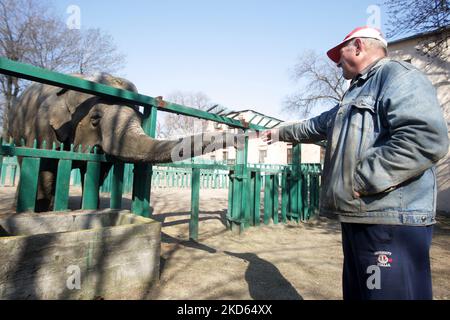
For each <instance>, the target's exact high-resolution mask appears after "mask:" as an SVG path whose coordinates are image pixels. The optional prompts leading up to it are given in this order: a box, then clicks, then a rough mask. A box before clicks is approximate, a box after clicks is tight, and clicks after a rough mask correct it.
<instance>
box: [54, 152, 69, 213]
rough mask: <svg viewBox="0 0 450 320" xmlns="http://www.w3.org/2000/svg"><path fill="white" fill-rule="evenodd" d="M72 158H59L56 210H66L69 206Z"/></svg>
mask: <svg viewBox="0 0 450 320" xmlns="http://www.w3.org/2000/svg"><path fill="white" fill-rule="evenodd" d="M71 171H72V160H59V162H58V173H57V175H56V188H55V205H54V210H55V211H65V210H67V209H68V208H69V188H70V186H69V185H70V172H71Z"/></svg>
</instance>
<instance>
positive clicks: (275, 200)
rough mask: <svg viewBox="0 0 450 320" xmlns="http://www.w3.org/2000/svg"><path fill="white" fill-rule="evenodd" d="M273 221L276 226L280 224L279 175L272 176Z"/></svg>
mask: <svg viewBox="0 0 450 320" xmlns="http://www.w3.org/2000/svg"><path fill="white" fill-rule="evenodd" d="M272 180H273V181H272V205H273V209H272V220H273V223H274V224H278V208H279V205H278V204H279V200H278V188H279V182H278V174H274V175H273V176H272Z"/></svg>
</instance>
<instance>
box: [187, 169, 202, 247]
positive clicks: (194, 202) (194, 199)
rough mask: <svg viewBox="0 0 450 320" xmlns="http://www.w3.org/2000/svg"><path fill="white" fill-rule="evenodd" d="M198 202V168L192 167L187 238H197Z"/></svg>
mask: <svg viewBox="0 0 450 320" xmlns="http://www.w3.org/2000/svg"><path fill="white" fill-rule="evenodd" d="M199 202H200V169H198V168H193V169H192V188H191V218H190V220H189V239H191V240H195V241H197V239H198V213H199V208H200V205H199Z"/></svg>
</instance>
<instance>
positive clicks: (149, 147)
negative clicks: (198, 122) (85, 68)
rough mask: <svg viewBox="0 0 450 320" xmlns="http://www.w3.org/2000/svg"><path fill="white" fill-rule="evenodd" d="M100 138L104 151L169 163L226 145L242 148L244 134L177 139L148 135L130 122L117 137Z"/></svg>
mask: <svg viewBox="0 0 450 320" xmlns="http://www.w3.org/2000/svg"><path fill="white" fill-rule="evenodd" d="M116 137H117V136H116ZM103 142H104V146H103V149H104V151H105V152H106V153H107V154H110V155H113V156H116V157H117V158H119V159H121V160H123V161H126V162H149V163H168V162H175V161H181V160H185V159H188V158H192V157H196V156H199V155H202V154H206V153H209V152H213V151H215V150H219V149H224V148H228V147H236V148H242V147H243V145H244V135H242V134H233V133H229V132H221V133H202V134H197V135H193V136H187V137H183V138H180V139H176V140H159V139H153V138H150V137H149V136H147V135H146V134H145V132H144V131H143V129H142V128H141V127H140V126H132V127H131V128H130V127H129V128H128V129H127V130H124V131H123V132H122V134H121V135H120V138H119V139H116V138H110V139H108V137H106V138H105V137H103Z"/></svg>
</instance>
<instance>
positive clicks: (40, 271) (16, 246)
mask: <svg viewBox="0 0 450 320" xmlns="http://www.w3.org/2000/svg"><path fill="white" fill-rule="evenodd" d="M160 248H161V223H160V222H156V221H154V220H152V219H147V218H143V217H138V216H136V215H134V214H131V213H130V212H129V211H113V210H105V211H92V212H86V211H78V212H77V211H74V212H70V213H67V212H59V213H58V212H52V213H41V214H36V213H23V214H20V215H13V216H12V217H9V218H3V219H0V261H2V262H1V264H0V299H52V300H53V299H99V298H104V299H142V298H144V297H145V296H146V294H147V292H148V290H149V289H150V288H151V287H152V286H153V285H154V284H156V283H157V282H158V279H159V261H160V250H161V249H160ZM77 276H78V279H79V282H78V280H77ZM78 285H79V286H78Z"/></svg>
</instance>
